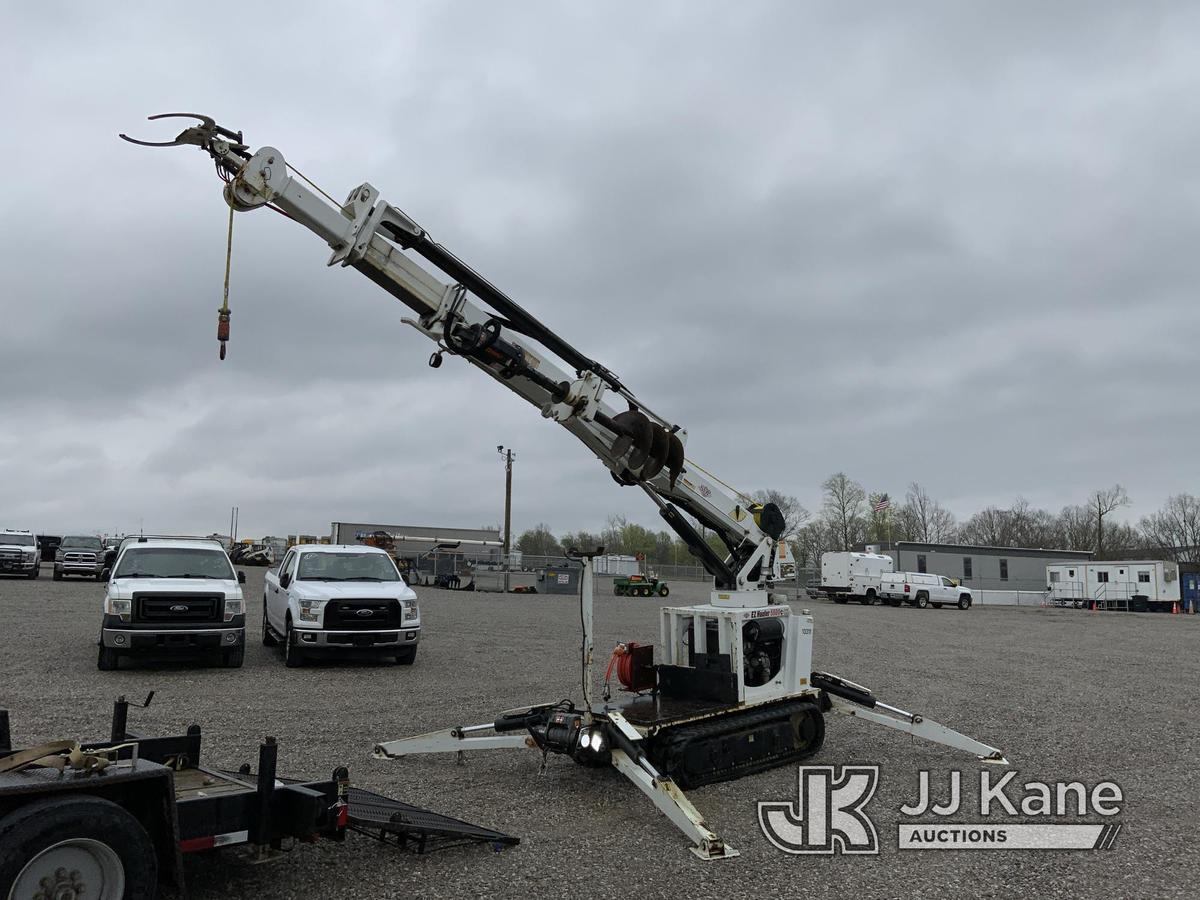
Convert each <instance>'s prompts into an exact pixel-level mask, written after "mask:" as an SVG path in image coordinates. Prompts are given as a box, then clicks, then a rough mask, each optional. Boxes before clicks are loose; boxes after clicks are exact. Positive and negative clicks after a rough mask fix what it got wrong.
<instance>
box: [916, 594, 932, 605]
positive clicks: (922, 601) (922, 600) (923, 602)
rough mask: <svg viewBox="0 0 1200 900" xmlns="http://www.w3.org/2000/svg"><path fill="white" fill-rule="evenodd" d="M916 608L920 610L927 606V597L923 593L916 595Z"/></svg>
mask: <svg viewBox="0 0 1200 900" xmlns="http://www.w3.org/2000/svg"><path fill="white" fill-rule="evenodd" d="M917 606H918V607H919V608H921V609H925V607H927V606H929V595H928V594H927V593H925V592H924V591H921V592H919V593H918V594H917Z"/></svg>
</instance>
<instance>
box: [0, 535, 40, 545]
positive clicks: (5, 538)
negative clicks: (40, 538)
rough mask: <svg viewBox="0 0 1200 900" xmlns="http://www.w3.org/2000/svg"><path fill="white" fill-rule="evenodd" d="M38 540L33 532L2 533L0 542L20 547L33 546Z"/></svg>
mask: <svg viewBox="0 0 1200 900" xmlns="http://www.w3.org/2000/svg"><path fill="white" fill-rule="evenodd" d="M35 543H36V541H34V539H33V535H32V534H0V544H16V545H17V546H18V547H32V546H34V545H35Z"/></svg>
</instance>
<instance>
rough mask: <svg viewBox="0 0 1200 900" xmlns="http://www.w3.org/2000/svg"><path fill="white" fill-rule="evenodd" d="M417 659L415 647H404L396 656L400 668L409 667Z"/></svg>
mask: <svg viewBox="0 0 1200 900" xmlns="http://www.w3.org/2000/svg"><path fill="white" fill-rule="evenodd" d="M416 659H417V648H416V647H405V648H404V649H403V650H401V651H400V652H399V653H397V654H396V662H398V663H399V664H400V665H402V666H411V665H412V664H413V663H414V662H416Z"/></svg>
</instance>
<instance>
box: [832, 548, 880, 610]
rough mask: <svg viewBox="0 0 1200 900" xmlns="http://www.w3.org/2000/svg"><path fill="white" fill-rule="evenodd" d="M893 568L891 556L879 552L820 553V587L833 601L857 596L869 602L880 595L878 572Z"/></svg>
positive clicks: (839, 601) (865, 602)
mask: <svg viewBox="0 0 1200 900" xmlns="http://www.w3.org/2000/svg"><path fill="white" fill-rule="evenodd" d="M895 568H896V564H895V563H894V562H893V561H892V558H891V557H890V556H884V555H882V554H879V553H836V552H831V553H822V554H821V590H823V591H824V592H825V593H826V594H828V595H829V596H830V597H832V598H833V602H834V603H845V602H846V601H848V600H857V601H859V602H860V603H862V604H864V605H865V606H870V605H871V604H872V603H874V602H875V600H876V599H877V598H878V597H879V596H880V594H879V578H880V576H881V575H885V574H887V573H889V572H892V571H894V570H895Z"/></svg>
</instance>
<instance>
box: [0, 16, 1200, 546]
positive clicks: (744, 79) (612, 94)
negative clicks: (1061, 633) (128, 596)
mask: <svg viewBox="0 0 1200 900" xmlns="http://www.w3.org/2000/svg"><path fill="white" fill-rule="evenodd" d="M354 6H355V5H354V4H347V5H341V4H329V3H311V4H307V3H293V4H287V5H285V6H280V5H278V4H274V5H258V4H253V3H244V4H239V5H237V6H236V7H231V8H230V9H229V10H227V11H226V12H224V13H222V12H221V11H219V10H218V9H217V8H215V7H213V6H211V5H204V4H194V3H192V4H186V6H185V5H184V4H172V3H144V4H134V3H128V4H90V5H88V4H78V3H70V4H56V3H48V2H43V3H40V4H21V5H19V6H16V5H12V4H9V5H7V6H6V7H5V12H4V23H3V28H2V29H0V49H2V51H3V52H2V53H0V84H3V88H0V91H2V92H3V99H4V117H5V132H6V137H5V140H4V142H3V144H0V158H2V159H3V161H4V171H5V173H6V177H5V186H4V190H3V192H0V204H3V208H4V216H3V220H2V222H0V229H2V232H3V235H2V236H3V240H2V241H0V265H2V271H3V274H4V285H3V288H2V290H0V295H2V300H0V303H2V304H3V316H4V327H3V329H0V379H2V383H3V391H2V392H0V415H2V419H0V421H2V422H3V427H2V428H0V473H2V477H0V526H7V527H17V528H26V527H27V528H32V529H35V530H45V531H49V532H61V531H68V530H85V529H86V530H98V531H104V532H113V531H129V530H136V529H137V528H138V527H139V526H144V527H145V529H146V530H147V531H171V532H208V531H215V530H224V529H225V528H226V527H227V526H228V521H229V510H230V507H231V506H232V505H234V504H237V505H238V506H240V508H241V526H240V532H241V533H242V534H243V535H261V534H264V533H273V534H286V533H289V532H291V533H295V532H314V533H327V532H328V529H329V523H330V522H331V521H333V520H342V521H360V522H361V521H367V522H386V523H396V524H430V525H441V526H470V527H475V526H479V525H484V524H491V523H497V522H499V521H500V520H501V518H502V512H503V465H502V462H501V460H500V458H499V457H498V456H497V454H496V449H495V448H496V445H498V444H503V445H506V446H512V447H514V448H515V449H516V452H517V456H516V467H515V475H514V495H515V500H514V530H515V531H518V532H519V531H521V530H523V529H525V528H527V527H530V526H532V525H534V524H535V523H537V522H539V521H544V522H547V523H549V524H550V526H551V527H552V528H553V529H555V530H556V531H563V530H567V529H571V530H574V529H578V528H588V529H597V528H599V527H600V526H601V525H602V524H603V523H604V520H605V518H606V517H607V516H608V515H610V514H614V513H619V514H624V515H626V516H627V517H629V518H630V519H631V520H635V521H640V522H643V523H645V524H647V525H651V526H654V527H660V525H661V523H660V521H659V520H658V518H657V516H656V515H655V512H654V510H653V508H652V507H651V506H650V505H649V504H648V503H647V501H646V499H645V497H644V496H642V495H641V494H640V492H637V491H634V490H625V489H621V488H619V487H617V486H616V485H615V484H614V483H613V482H612V480H611V479H610V478H609V477H608V474H607V470H605V469H604V468H603V467H602V466H601V465H600V464H599V463H598V462H597V461H596V460H595V459H594V458H592V457H591V456H590V454H589V453H588V452H586V451H585V450H584V449H583V448H582V447H581V446H580V445H578V444H576V443H575V441H574V439H573V438H571V437H570V436H569V435H568V434H567V433H566V432H565V431H563V430H562V429H561V428H559V427H558V426H555V425H553V424H551V423H549V422H547V421H546V420H543V419H542V418H541V417H540V415H539V414H538V412H537V411H536V410H534V409H532V408H530V407H528V406H526V405H525V404H524V403H523V402H522V401H520V400H519V399H517V398H516V397H515V395H510V394H508V392H506V391H504V390H503V389H502V388H501V387H499V386H498V385H496V384H495V383H494V382H492V381H491V380H490V379H487V378H486V377H485V376H483V375H482V374H480V373H478V372H476V371H474V370H473V369H471V368H469V367H468V366H467V365H466V364H465V363H463V362H462V361H460V360H455V359H448V360H447V362H446V364H445V365H444V366H443V367H442V368H440V369H437V370H433V369H430V368H428V367H427V365H426V360H427V359H428V357H429V354H430V352H431V350H432V349H433V348H432V345H431V344H430V343H429V342H428V341H427V340H426V339H425V338H423V337H421V336H420V335H418V334H417V333H416V332H415V331H413V330H412V329H410V328H408V327H406V326H404V325H402V324H401V322H400V319H401V317H402V316H403V315H404V314H405V313H406V309H405V308H404V307H402V306H401V305H400V304H399V303H397V302H395V301H394V300H392V299H391V298H390V297H389V296H387V295H386V294H384V293H383V292H382V291H380V290H379V289H377V288H375V287H374V286H373V285H372V284H371V283H370V282H368V281H367V280H366V279H364V278H363V277H362V276H360V275H358V274H357V273H355V272H354V271H352V270H349V269H341V268H332V269H330V268H326V266H325V261H326V259H327V257H328V250H327V249H326V248H325V247H324V245H323V244H321V242H320V241H319V240H318V239H317V238H315V237H314V236H312V235H311V234H309V233H308V232H306V231H305V230H304V229H303V228H301V227H300V226H298V225H295V224H293V223H291V222H288V221H286V220H285V219H282V218H281V217H279V216H276V215H273V214H271V213H270V212H267V211H258V212H254V213H249V214H244V215H239V216H238V217H237V220H236V224H235V233H234V251H233V279H232V286H231V291H230V301H231V306H232V309H233V334H232V341H231V343H230V345H229V358H228V359H227V360H226V361H225V362H224V363H219V362H218V361H217V345H216V340H215V329H216V308H217V307H218V306H219V305H220V300H221V281H222V275H223V265H224V242H225V222H226V214H227V213H226V210H227V208H226V207H225V206H224V205H223V203H222V200H221V197H220V190H219V189H220V186H221V185H220V182H218V180H217V179H216V177H215V175H214V173H213V169H212V165H211V164H210V163H209V162H208V160H207V157H205V156H202V155H201V154H200V153H199V152H198V151H196V150H195V149H193V148H172V149H170V150H148V149H143V148H139V147H134V146H131V145H129V144H126V143H124V142H121V141H119V140H118V139H117V137H116V133H117V132H118V131H126V132H128V133H130V134H133V135H134V136H142V137H145V138H148V139H152V140H157V139H167V138H169V137H173V136H174V134H175V133H176V131H177V130H178V126H177V125H176V124H175V123H165V124H164V123H148V122H145V121H144V117H145V116H146V115H148V114H151V113H157V112H169V111H182V110H186V111H195V112H203V113H207V114H210V115H212V116H214V117H215V118H216V119H217V120H218V122H220V123H221V124H224V125H226V126H229V127H232V128H235V129H242V130H244V132H245V135H246V140H247V142H248V143H250V144H251V146H252V147H254V148H257V147H258V146H261V145H263V144H271V145H272V146H275V147H278V148H280V149H281V150H282V151H283V153H284V154H285V156H286V157H287V159H288V160H289V161H290V162H292V163H294V164H295V165H296V166H298V167H299V168H300V170H302V171H303V172H304V173H305V174H306V175H308V176H310V177H311V178H313V179H314V180H315V181H317V182H318V183H319V184H320V185H321V186H322V187H324V188H325V189H326V190H328V191H329V192H330V193H331V194H333V195H334V196H337V197H339V198H340V197H343V196H345V195H346V193H347V192H348V191H349V189H350V188H352V187H354V186H355V185H357V184H359V183H361V182H363V181H370V182H371V183H372V184H374V185H375V186H376V187H378V188H379V189H380V191H381V192H382V194H383V196H384V197H385V198H386V199H387V200H389V201H390V202H391V203H393V204H394V205H396V206H399V207H400V208H402V209H404V210H406V211H407V212H408V213H409V214H410V215H412V216H413V217H414V218H415V219H416V220H417V221H418V222H420V223H421V224H422V225H423V226H424V227H425V228H427V229H428V230H429V231H430V232H431V234H432V235H433V236H434V238H435V239H436V240H439V241H440V242H442V243H444V244H445V245H446V246H448V247H449V248H450V249H451V250H453V251H454V252H455V253H457V254H458V255H459V256H460V257H462V258H463V259H465V260H467V261H468V262H469V263H470V264H472V265H473V266H474V267H475V268H476V269H478V270H479V271H481V272H482V273H484V274H485V275H486V276H488V277H489V278H490V279H491V280H492V281H494V282H495V283H496V284H498V285H499V286H501V287H502V288H503V289H505V290H506V291H507V292H508V293H509V294H511V295H512V296H513V297H514V298H516V299H517V301H518V302H519V303H521V304H523V305H524V306H525V307H526V308H527V309H529V310H530V311H532V312H533V313H535V314H536V315H538V316H539V317H541V318H542V319H543V321H545V322H546V323H547V324H548V325H550V326H551V327H552V328H554V329H555V330H557V331H558V332H559V333H560V334H561V335H562V336H564V337H565V338H566V339H567V340H569V341H571V342H572V343H574V344H575V345H576V346H578V347H579V348H580V349H581V350H583V351H584V352H586V353H588V354H589V355H591V356H592V357H593V358H595V359H598V360H600V361H601V362H603V363H604V364H606V365H607V366H608V367H609V368H611V369H612V370H613V371H615V372H617V373H618V374H619V375H620V376H621V377H622V378H623V379H624V381H625V382H626V384H628V385H629V386H630V387H631V388H632V389H633V390H634V391H635V392H637V393H638V394H639V395H640V396H641V397H642V399H643V400H644V401H645V402H646V403H648V404H649V405H650V406H651V407H652V408H654V409H655V410H657V411H660V412H661V413H662V414H663V415H665V416H667V417H668V418H672V419H674V420H675V421H677V422H679V423H681V424H682V425H683V426H685V427H686V428H687V429H688V430H689V432H690V439H689V444H688V451H689V456H691V457H693V458H695V459H696V460H698V461H700V462H701V463H702V464H704V465H705V466H706V467H708V468H709V469H711V470H712V471H714V472H716V473H718V474H719V475H720V476H721V477H722V478H723V479H724V480H726V481H728V482H730V483H731V484H734V485H737V486H738V487H740V488H742V489H744V490H746V491H750V490H754V489H756V488H766V487H770V488H776V489H779V490H782V491H785V492H787V493H790V494H794V495H796V496H797V497H799V498H800V500H801V501H802V502H803V503H805V504H806V505H807V506H809V507H810V508H812V509H814V510H815V509H816V508H817V507H818V506H819V505H820V483H821V481H822V480H823V479H824V478H825V477H826V476H827V475H829V474H830V473H832V472H834V471H837V470H844V471H845V472H846V473H848V474H849V475H850V476H851V477H853V478H855V479H857V480H859V481H861V482H862V483H863V484H864V485H865V486H866V487H867V488H868V489H869V490H888V491H891V492H892V493H893V494H894V495H896V494H902V493H903V491H904V487H905V485H906V484H907V483H908V482H911V481H919V482H921V483H922V484H924V485H925V486H926V487H927V489H928V490H929V491H930V493H931V494H932V495H933V496H935V497H937V498H938V499H940V500H941V501H942V502H943V503H944V504H945V505H947V506H949V507H950V508H951V509H952V510H953V511H954V512H955V513H957V514H958V515H960V516H965V515H968V514H970V513H971V512H973V511H975V510H976V509H978V508H980V507H982V506H984V505H987V504H993V503H994V504H1002V505H1006V504H1008V503H1010V502H1011V501H1012V499H1013V498H1014V497H1015V496H1017V495H1021V496H1024V497H1025V498H1027V499H1028V500H1029V501H1030V502H1031V503H1033V504H1035V505H1039V506H1046V507H1049V508H1051V509H1057V508H1058V507H1060V506H1062V505H1063V504H1066V503H1073V502H1079V501H1081V500H1082V499H1083V498H1084V497H1085V495H1086V494H1087V493H1088V492H1089V491H1091V490H1094V489H1095V488H1097V487H1101V486H1106V485H1109V484H1112V483H1113V482H1121V483H1123V484H1124V485H1125V486H1126V487H1127V489H1128V491H1129V493H1130V496H1131V497H1132V500H1133V506H1132V508H1131V509H1129V510H1127V511H1126V512H1127V513H1128V515H1129V516H1130V517H1133V518H1135V517H1137V516H1138V515H1141V514H1143V513H1147V512H1150V511H1152V510H1153V509H1156V508H1157V507H1158V506H1159V505H1161V503H1162V502H1163V501H1164V500H1165V499H1166V497H1167V496H1168V494H1171V493H1178V492H1180V491H1184V490H1187V491H1191V492H1196V491H1198V490H1200V484H1198V483H1197V481H1198V479H1197V472H1198V466H1197V444H1198V442H1200V409H1198V407H1200V404H1198V403H1197V399H1196V386H1197V383H1198V381H1200V303H1198V302H1197V296H1196V294H1197V290H1196V286H1197V284H1198V283H1200V252H1198V247H1200V119H1198V118H1197V116H1196V115H1195V110H1196V102H1197V97H1198V96H1200V90H1198V89H1200V56H1198V55H1197V54H1196V46H1197V38H1198V37H1200V29H1198V25H1200V8H1198V7H1196V6H1195V4H1187V3H1180V4H1157V3H1139V4H1127V3H1114V4H1101V3H1093V2H1089V3H1054V4H1044V3H1027V4H1026V3H1014V2H1007V3H1003V4H1000V3H992V4H986V5H984V4H969V3H962V2H945V3H926V4H907V3H906V4H896V3H877V4H841V3H824V4H815V3H805V4H801V3H790V2H777V3H753V2H743V3H737V4H729V3H711V4H709V3H698V2H686V3H684V2H677V3H644V2H639V3H633V2H628V3H620V2H616V3H611V2H610V3H603V4H601V3H592V4H564V3H554V4H551V3H546V4H536V3H514V4H498V3H490V2H479V3H438V4H433V3H411V2H404V3H385V2H380V3H372V4H358V5H357V11H355V9H354V8H353V7H354ZM173 7H174V9H172V8H173Z"/></svg>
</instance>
